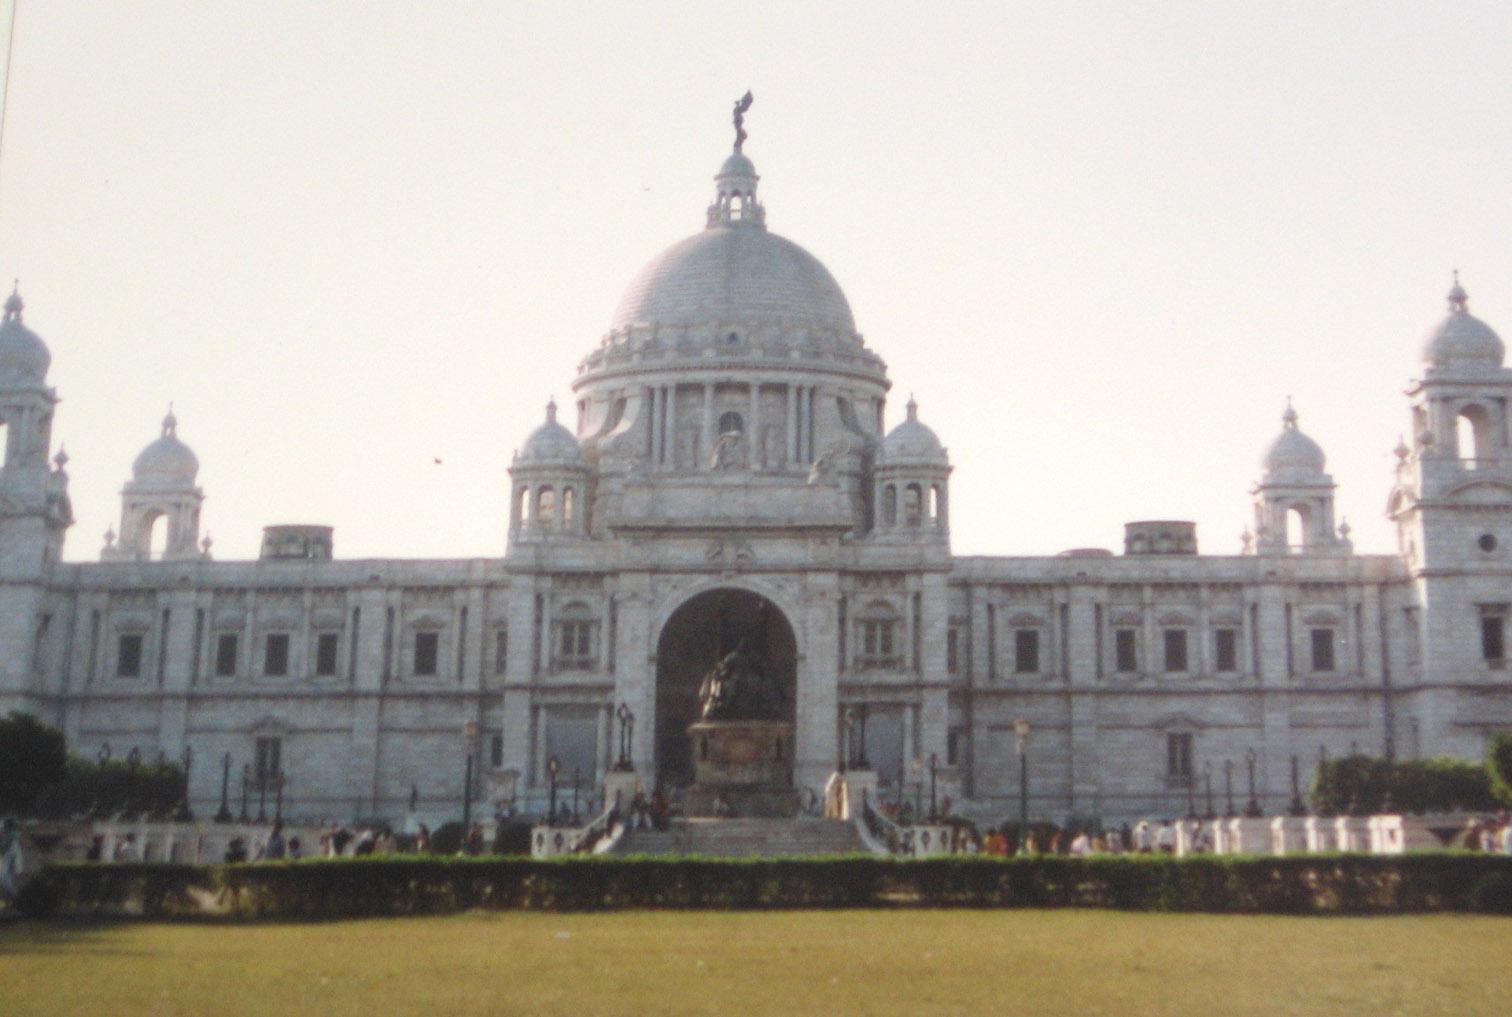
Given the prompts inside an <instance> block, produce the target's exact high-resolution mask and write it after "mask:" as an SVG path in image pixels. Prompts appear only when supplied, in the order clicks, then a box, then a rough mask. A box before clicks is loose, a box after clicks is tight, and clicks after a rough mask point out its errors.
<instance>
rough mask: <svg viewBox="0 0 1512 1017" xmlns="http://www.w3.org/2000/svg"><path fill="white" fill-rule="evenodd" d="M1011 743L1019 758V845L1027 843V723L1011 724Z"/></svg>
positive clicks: (1021, 847)
mask: <svg viewBox="0 0 1512 1017" xmlns="http://www.w3.org/2000/svg"><path fill="white" fill-rule="evenodd" d="M1013 741H1014V745H1015V747H1016V748H1017V749H1018V757H1019V845H1020V850H1021V851H1022V849H1023V845H1024V844H1027V843H1029V721H1027V720H1026V719H1024V718H1023V717H1019V718H1017V719H1015V720H1014V722H1013Z"/></svg>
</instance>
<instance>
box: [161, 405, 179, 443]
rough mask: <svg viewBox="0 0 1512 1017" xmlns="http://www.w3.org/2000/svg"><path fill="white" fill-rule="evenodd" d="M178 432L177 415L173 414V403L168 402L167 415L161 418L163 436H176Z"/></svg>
mask: <svg viewBox="0 0 1512 1017" xmlns="http://www.w3.org/2000/svg"><path fill="white" fill-rule="evenodd" d="M177 434H178V417H175V416H174V415H173V404H172V403H169V404H168V415H167V416H166V417H164V418H163V437H164V438H167V437H170V436H176V435H177Z"/></svg>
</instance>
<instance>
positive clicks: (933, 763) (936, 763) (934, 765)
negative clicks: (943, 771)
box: [929, 752, 940, 823]
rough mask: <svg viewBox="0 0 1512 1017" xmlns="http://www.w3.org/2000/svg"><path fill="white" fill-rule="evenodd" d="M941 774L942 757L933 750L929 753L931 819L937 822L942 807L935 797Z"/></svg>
mask: <svg viewBox="0 0 1512 1017" xmlns="http://www.w3.org/2000/svg"><path fill="white" fill-rule="evenodd" d="M939 775H940V757H939V755H938V754H936V753H933V752H931V753H930V754H929V821H930V822H931V823H933V822H935V821H936V820H938V819H939V818H940V807H939V805H938V804H937V801H938V799H936V798H935V782H936V780H937V779H938V778H939Z"/></svg>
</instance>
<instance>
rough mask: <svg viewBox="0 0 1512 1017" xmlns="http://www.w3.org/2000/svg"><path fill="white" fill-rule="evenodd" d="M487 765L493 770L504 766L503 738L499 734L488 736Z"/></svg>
mask: <svg viewBox="0 0 1512 1017" xmlns="http://www.w3.org/2000/svg"><path fill="white" fill-rule="evenodd" d="M488 765H489V766H491V767H493V768H494V769H495V770H497V769H498V768H499V767H501V766H503V765H504V736H503V735H501V734H494V735H489V736H488Z"/></svg>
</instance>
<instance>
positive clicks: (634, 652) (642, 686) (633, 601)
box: [614, 573, 656, 788]
mask: <svg viewBox="0 0 1512 1017" xmlns="http://www.w3.org/2000/svg"><path fill="white" fill-rule="evenodd" d="M619 605H620V606H619V656H618V664H619V666H618V667H616V668H615V671H614V704H615V707H616V708H618V706H619V704H620V703H627V704H629V706H630V709H631V711H633V712H634V714H635V730H634V731H633V732H632V742H631V745H630V761H631V763H632V764H633V765H634V766H635V769H636V772H637V773H639V774H640V776H641V779H642V780H643V781H644V782H645V784H646V787H647V788H651V787H653V786H655V772H656V750H655V742H654V738H655V733H656V650H655V643H654V640H655V636H656V634H655V633H654V632H652V631H651V625H652V591H651V579H650V576H649V575H647V574H646V573H636V574H633V575H632V574H625V575H621V576H620V580H619Z"/></svg>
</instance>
